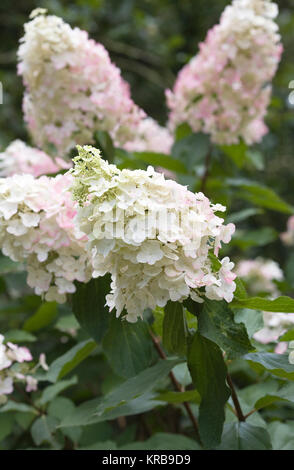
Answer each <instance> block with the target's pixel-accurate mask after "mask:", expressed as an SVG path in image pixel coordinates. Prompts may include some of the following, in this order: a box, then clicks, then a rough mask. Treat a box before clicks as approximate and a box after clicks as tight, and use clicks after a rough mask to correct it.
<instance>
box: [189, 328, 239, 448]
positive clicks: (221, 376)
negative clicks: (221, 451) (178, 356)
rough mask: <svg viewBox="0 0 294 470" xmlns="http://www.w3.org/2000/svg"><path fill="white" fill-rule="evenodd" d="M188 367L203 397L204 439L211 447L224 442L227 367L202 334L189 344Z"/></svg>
mask: <svg viewBox="0 0 294 470" xmlns="http://www.w3.org/2000/svg"><path fill="white" fill-rule="evenodd" d="M188 367H189V370H190V373H191V376H192V380H193V384H194V386H195V387H196V388H197V390H198V392H199V394H200V396H201V404H200V407H199V432H200V437H201V440H202V441H203V443H204V444H205V445H206V446H207V447H208V448H211V447H214V446H215V445H217V444H219V442H220V439H221V435H222V429H223V423H224V420H225V412H224V406H225V404H226V402H227V400H228V398H229V396H230V391H229V389H228V387H227V384H226V376H227V368H226V365H225V363H224V359H223V355H222V352H221V350H220V348H219V347H218V346H217V345H216V344H215V343H213V342H212V341H210V340H209V339H206V338H204V337H203V336H201V335H200V334H199V333H195V335H194V337H193V340H192V342H191V344H190V345H189V349H188Z"/></svg>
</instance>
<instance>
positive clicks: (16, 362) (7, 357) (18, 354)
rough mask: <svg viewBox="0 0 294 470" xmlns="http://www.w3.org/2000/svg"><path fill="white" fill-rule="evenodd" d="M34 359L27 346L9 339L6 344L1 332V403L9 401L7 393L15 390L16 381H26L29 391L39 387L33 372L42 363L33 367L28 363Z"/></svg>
mask: <svg viewBox="0 0 294 470" xmlns="http://www.w3.org/2000/svg"><path fill="white" fill-rule="evenodd" d="M43 356H44V355H43ZM44 357H45V356H44ZM32 359H33V358H32V355H31V353H30V351H29V350H28V349H27V348H25V347H20V346H17V345H16V344H14V343H11V342H9V341H8V342H7V344H4V336H3V335H1V334H0V405H2V404H4V403H5V402H6V401H7V395H10V394H11V393H12V392H13V388H14V382H16V381H18V382H19V381H20V382H24V383H25V384H26V391H27V392H31V391H33V390H36V389H37V383H38V382H37V380H36V379H35V378H34V377H33V376H32V375H31V374H32V373H34V372H35V370H36V369H37V367H38V366H39V365H40V364H38V365H37V366H36V367H35V368H33V369H32V368H30V367H29V365H28V364H26V363H27V362H30V361H32Z"/></svg>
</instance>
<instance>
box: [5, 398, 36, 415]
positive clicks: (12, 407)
mask: <svg viewBox="0 0 294 470" xmlns="http://www.w3.org/2000/svg"><path fill="white" fill-rule="evenodd" d="M7 411H18V412H21V413H32V414H38V412H37V410H36V409H35V408H34V407H33V406H31V405H27V404H26V403H18V402H15V401H11V400H8V401H7V402H6V403H5V404H4V405H3V406H1V407H0V413H6V412H7Z"/></svg>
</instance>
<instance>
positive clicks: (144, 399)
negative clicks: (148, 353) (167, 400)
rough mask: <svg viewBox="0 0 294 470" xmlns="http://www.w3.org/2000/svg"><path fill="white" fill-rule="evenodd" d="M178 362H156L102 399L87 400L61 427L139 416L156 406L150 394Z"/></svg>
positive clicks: (173, 360) (152, 395) (168, 360)
mask: <svg viewBox="0 0 294 470" xmlns="http://www.w3.org/2000/svg"><path fill="white" fill-rule="evenodd" d="M179 363H180V360H179V359H166V360H159V361H158V363H157V364H155V365H154V366H152V367H149V368H148V369H145V370H144V371H142V372H140V373H139V374H138V375H137V376H136V377H132V378H130V379H128V380H126V381H125V382H124V383H122V384H121V385H118V386H117V387H116V388H114V389H112V390H111V392H109V393H108V394H107V395H106V396H105V397H103V398H98V399H97V398H96V399H94V400H90V401H89V402H85V403H83V404H82V405H80V406H79V407H77V408H76V410H75V412H74V413H73V414H72V416H69V417H67V418H66V419H65V420H64V421H63V422H62V423H61V426H62V427H64V426H65V427H68V426H85V425H88V424H92V423H97V422H101V421H107V420H109V419H115V418H116V417H118V416H127V415H129V414H131V415H132V414H137V413H143V412H144V411H147V410H150V409H152V408H154V407H156V406H158V405H159V402H158V401H155V400H153V397H154V394H150V392H151V391H152V390H153V389H154V388H155V387H156V386H157V384H158V383H159V382H160V381H161V380H162V379H164V377H166V375H167V374H168V373H169V372H170V371H171V370H172V369H173V367H175V365H177V364H179Z"/></svg>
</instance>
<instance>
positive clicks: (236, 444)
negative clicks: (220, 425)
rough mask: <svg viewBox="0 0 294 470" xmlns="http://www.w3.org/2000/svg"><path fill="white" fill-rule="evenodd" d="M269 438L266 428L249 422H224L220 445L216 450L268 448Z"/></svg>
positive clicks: (269, 447)
mask: <svg viewBox="0 0 294 470" xmlns="http://www.w3.org/2000/svg"><path fill="white" fill-rule="evenodd" d="M271 448H272V445H271V440H270V436H269V434H268V432H267V431H266V429H264V428H261V427H258V426H253V425H252V424H249V423H243V422H241V423H239V422H238V423H229V424H225V426H224V431H223V435H222V441H221V445H220V446H219V447H218V448H217V450H270V449H271Z"/></svg>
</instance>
